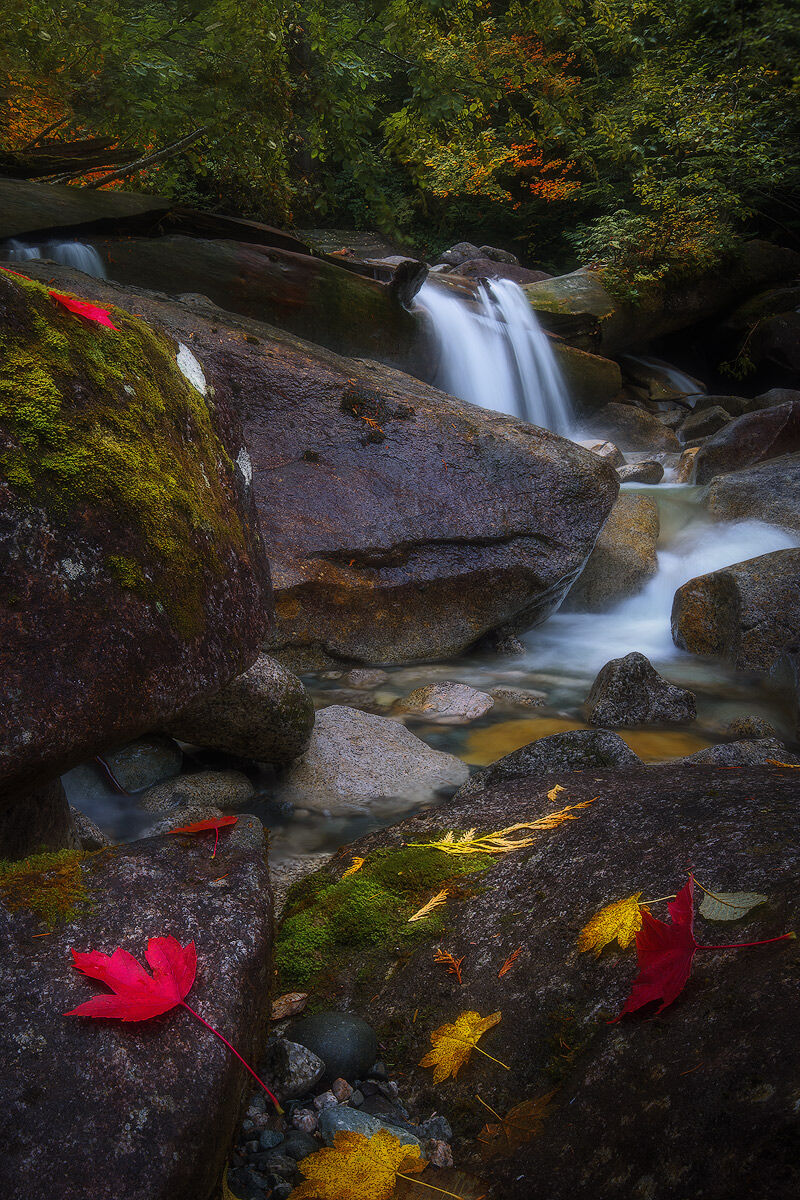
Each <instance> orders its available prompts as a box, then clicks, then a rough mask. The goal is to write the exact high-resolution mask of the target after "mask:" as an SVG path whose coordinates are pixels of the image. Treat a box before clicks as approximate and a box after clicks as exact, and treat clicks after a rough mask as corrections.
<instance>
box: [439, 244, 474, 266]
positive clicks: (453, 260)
mask: <svg viewBox="0 0 800 1200" xmlns="http://www.w3.org/2000/svg"><path fill="white" fill-rule="evenodd" d="M483 257H485V255H482V254H481V250H480V246H473V244H472V242H456V244H455V246H451V247H450V249H449V250H445V251H444V253H443V254H440V255H439V262H440V263H445V264H446V265H447V266H448V267H460V266H461V264H462V263H464V262H469V260H470V259H471V258H483Z"/></svg>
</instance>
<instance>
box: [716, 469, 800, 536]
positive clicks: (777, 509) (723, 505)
mask: <svg viewBox="0 0 800 1200" xmlns="http://www.w3.org/2000/svg"><path fill="white" fill-rule="evenodd" d="M706 504H707V505H708V511H709V512H710V513H711V515H712V517H714V518H715V519H716V520H718V521H766V522H767V524H768V525H779V526H781V527H782V528H783V529H790V530H792V531H793V532H800V454H784V455H782V456H781V457H780V458H771V459H768V461H767V462H763V463H758V465H757V466H754V467H745V468H744V470H742V471H731V472H729V473H728V474H726V475H717V476H716V478H714V479H712V480H711V484H710V486H709V489H708V495H707V497H706Z"/></svg>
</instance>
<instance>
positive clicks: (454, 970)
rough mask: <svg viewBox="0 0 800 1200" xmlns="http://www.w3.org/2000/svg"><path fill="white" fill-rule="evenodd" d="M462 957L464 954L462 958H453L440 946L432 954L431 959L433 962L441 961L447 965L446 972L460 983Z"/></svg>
mask: <svg viewBox="0 0 800 1200" xmlns="http://www.w3.org/2000/svg"><path fill="white" fill-rule="evenodd" d="M464 958H466V955H464V956H463V957H462V958H453V955H452V954H451V953H450V951H449V950H442V948H441V946H440V947H439V949H438V950H437V951H436V953H435V954H434V956H433V961H434V962H435V963H443V964H444V965H445V966H446V967H447V970H448V973H449V974H450V975H455V977H456V979H457V980H458V982H459V983H461V964H462V963H463V961H464Z"/></svg>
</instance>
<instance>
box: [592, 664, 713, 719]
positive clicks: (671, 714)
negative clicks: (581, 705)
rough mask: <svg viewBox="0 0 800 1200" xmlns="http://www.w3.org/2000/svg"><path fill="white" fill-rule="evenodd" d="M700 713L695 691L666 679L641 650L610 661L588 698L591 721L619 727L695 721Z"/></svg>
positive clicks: (602, 670) (598, 677) (595, 682)
mask: <svg viewBox="0 0 800 1200" xmlns="http://www.w3.org/2000/svg"><path fill="white" fill-rule="evenodd" d="M696 715H697V713H696V709H695V702H694V695H693V694H692V692H688V691H686V689H685V688H682V687H677V686H676V685H675V684H674V683H670V682H669V681H668V680H667V679H664V677H663V676H662V675H659V673H658V671H657V670H656V669H655V667H654V666H653V664H652V663H651V662H650V660H649V659H648V658H646V657H645V655H644V654H639V653H638V652H637V651H633V652H632V653H631V654H626V655H625V657H624V658H613V659H612V660H611V661H610V662H607V663H606V665H605V666H604V667H603V668H602V669H601V671H600V673H599V674H598V676H597V678H596V679H595V681H594V683H593V684H592V688H591V691H590V692H589V695H588V696H587V698H586V719H587V720H588V722H589V724H590V725H603V726H609V725H610V726H612V727H613V728H615V729H621V728H628V727H631V726H634V725H655V724H667V723H669V722H673V721H680V722H684V721H693V720H694V719H695V716H696Z"/></svg>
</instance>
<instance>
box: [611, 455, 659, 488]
mask: <svg viewBox="0 0 800 1200" xmlns="http://www.w3.org/2000/svg"><path fill="white" fill-rule="evenodd" d="M617 475H618V476H619V481H620V483H661V480H662V479H663V478H664V465H663V463H660V462H657V461H656V460H655V459H652V458H646V459H643V460H642V461H641V462H637V463H631V464H630V465H629V466H625V467H617Z"/></svg>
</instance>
